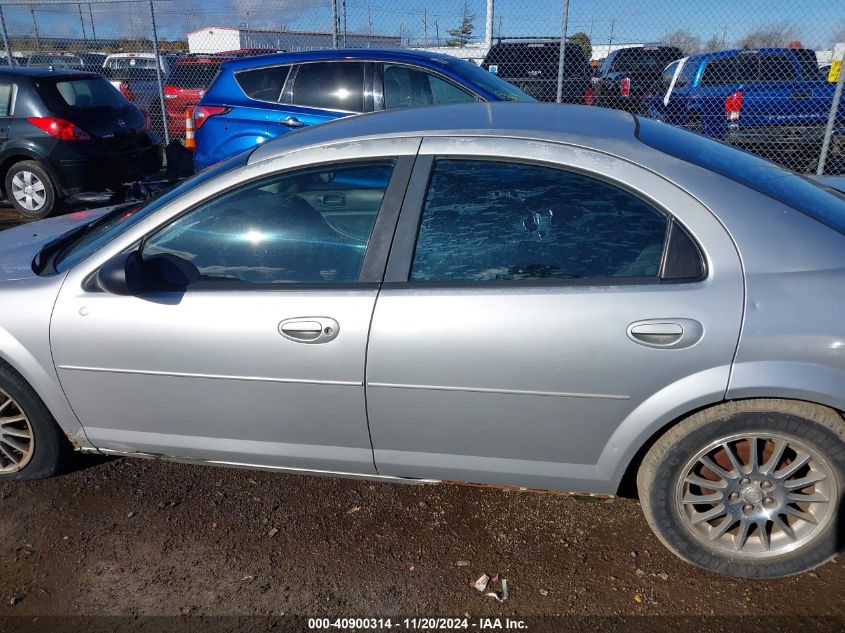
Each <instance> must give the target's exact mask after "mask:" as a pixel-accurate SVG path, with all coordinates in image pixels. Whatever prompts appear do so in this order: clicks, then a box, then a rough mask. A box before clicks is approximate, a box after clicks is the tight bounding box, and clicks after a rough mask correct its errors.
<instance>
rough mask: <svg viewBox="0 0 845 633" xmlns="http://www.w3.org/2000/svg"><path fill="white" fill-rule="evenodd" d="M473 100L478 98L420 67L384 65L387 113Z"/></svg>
mask: <svg viewBox="0 0 845 633" xmlns="http://www.w3.org/2000/svg"><path fill="white" fill-rule="evenodd" d="M473 101H476V98H475V97H474V96H473V95H471V94H469V93H468V92H466V91H465V90H462V89H461V88H458V87H457V86H456V85H454V84H452V83H450V82H448V81H445V80H443V79H440V78H439V77H437V76H435V75H432V74H431V73H427V72H425V71H423V70H421V69H419V68H410V67H408V66H395V65H393V64H385V65H384V107H385V109H386V110H391V109H393V108H408V107H414V106H427V105H447V104H450V103H471V102H473Z"/></svg>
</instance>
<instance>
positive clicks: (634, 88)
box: [593, 44, 684, 113]
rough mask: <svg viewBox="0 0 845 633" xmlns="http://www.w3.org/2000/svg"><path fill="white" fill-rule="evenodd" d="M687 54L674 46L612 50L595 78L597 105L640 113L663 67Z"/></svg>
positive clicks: (661, 73) (658, 80)
mask: <svg viewBox="0 0 845 633" xmlns="http://www.w3.org/2000/svg"><path fill="white" fill-rule="evenodd" d="M683 56H684V53H683V51H682V50H681V49H680V48H677V47H675V46H666V45H661V44H657V45H654V46H651V45H649V46H630V47H627V48H620V49H617V50H615V51H613V52H611V53H610V54H609V55H608V56H607V57H606V58H605V60H604V62H602V65H601V67H600V68H599V70H598V73H597V75H596V76H595V77H593V99H594V103H595V105H597V106H601V107H603V108H615V109H617V110H627V111H628V112H634V113H641V111H642V108H643V97H645V96H647V95H651V94H653V93H654V92H656V91H657V90H658V87H659V86H660V79H661V76H662V75H663V69H664V68H666V66H667V65H668V64H669V63H670V62H673V61H675V60H676V59H681V58H682V57H683Z"/></svg>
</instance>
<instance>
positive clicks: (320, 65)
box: [293, 62, 364, 112]
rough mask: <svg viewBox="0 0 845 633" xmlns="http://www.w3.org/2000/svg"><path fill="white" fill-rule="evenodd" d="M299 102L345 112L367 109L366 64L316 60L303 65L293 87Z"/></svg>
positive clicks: (298, 103) (299, 103)
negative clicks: (365, 92)
mask: <svg viewBox="0 0 845 633" xmlns="http://www.w3.org/2000/svg"><path fill="white" fill-rule="evenodd" d="M293 102H294V104H296V105H301V106H307V107H310V108H324V109H326V110H342V111H345V112H363V111H364V64H363V63H361V62H315V63H312V64H302V65H301V66H299V69H298V71H297V74H296V79H295V80H294V86H293Z"/></svg>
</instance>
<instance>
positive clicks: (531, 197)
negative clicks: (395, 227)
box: [411, 159, 669, 283]
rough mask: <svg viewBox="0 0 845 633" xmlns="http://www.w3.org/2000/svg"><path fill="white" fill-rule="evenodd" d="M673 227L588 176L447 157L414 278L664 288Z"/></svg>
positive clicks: (437, 173)
mask: <svg viewBox="0 0 845 633" xmlns="http://www.w3.org/2000/svg"><path fill="white" fill-rule="evenodd" d="M668 221H669V218H668V217H667V215H665V214H664V213H662V212H660V211H658V210H657V209H655V208H654V207H652V206H651V205H649V204H647V203H646V202H644V201H643V200H641V199H640V198H638V197H637V196H635V195H633V194H632V193H629V192H627V191H624V190H623V189H620V188H619V187H616V186H615V185H612V184H610V183H607V182H605V181H602V180H599V179H597V178H592V177H589V176H585V175H582V174H577V173H573V172H569V171H565V170H561V169H555V168H551V167H544V166H539V165H529V164H524V163H513V162H504V161H491V160H454V159H443V160H437V161H436V162H435V166H434V171H433V174H432V176H431V181H430V185H429V189H428V194H427V196H426V200H425V206H424V208H423V213H422V219H421V223H420V227H419V234H418V238H417V245H416V252H415V255H414V261H413V264H412V267H411V280H412V281H441V282H442V281H462V282H489V281H524V280H536V279H545V280H567V279H619V278H641V279H642V280H643V282H644V283H648V282H649V281H651V282H654V283H657V282H658V281H659V275H660V264H661V259H662V256H663V251H664V245H665V241H666V234H667V227H668ZM610 283H614V282H610Z"/></svg>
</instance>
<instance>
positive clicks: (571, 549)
mask: <svg viewBox="0 0 845 633" xmlns="http://www.w3.org/2000/svg"><path fill="white" fill-rule="evenodd" d="M12 221H13V219H12V216H11V214H9V213H5V214H4V213H3V211H2V210H0V227H3V226H8V225H9V223H10V222H12ZM4 222H5V225H4ZM459 561H461V565H460V566H459V564H458V562H459ZM464 561H468V563H466V564H464ZM482 573H487V574H490V575H493V574H495V573H500V574H502V575H503V576H504V577H506V578H507V579H508V581H509V586H510V598H509V600H508V601H507V602H505V603H504V604H498V603H497V602H495V601H494V600H493V599H492V598H489V597H485V596H483V595H481V594H479V593H477V592H476V591H475V589H473V588H472V587H471V586H470V584H471V583H472V582H473V581H474V580H475V579H476V578H478V577H479V576H480V575H481V574H482ZM282 614H296V615H308V616H320V615H332V616H350V615H360V616H382V617H386V616H393V617H396V616H397V615H405V616H407V615H416V616H437V615H441V616H444V615H451V616H460V615H462V614H468V615H471V616H476V615H480V614H487V615H494V616H495V615H498V616H505V615H514V616H520V617H522V616H532V615H549V614H562V615H573V616H617V617H618V616H664V617H663V618H662V619H661V618H652V619H648V618H645V619H642V621H648V622H652V623H656V624H657V625H659V626H660V627H663V628H674V629H678V630H685V629H689V628H690V626H691V623H692V622H695V621H697V620H694V619H690V617H689V616H693V615H702V616H703V615H706V616H720V617H722V618H723V619H722V620H719V621H718V622H719V624H718V626H717V625H715V623H714V626H710V628H709V630H713V629H726V630H727V629H729V628H730V629H733V628H736V627H738V626H741V627H742V628H743V629H744V630H745V631H748V630H749V629H753V630H756V627H759V628H760V630H763V629H765V630H768V631H775V630H781V625H783V626H785V621H784V620H782V619H780V616H792V617H806V616H832V617H833V618H834V619H824V620H814V621H813V622H810V623H807V622H806V621H799V620H791V621H790V622H792V623H793V624H794V623H795V622H799V623H800V624H801V626H803V627H806V628H807V629H808V630H831V631H832V630H837V629H839V630H842V629H845V556H842V557H840V558H839V559H838V560H837V561H834V562H832V563H829V564H827V565H825V566H823V567H821V568H819V569H817V570H816V571H814V572H811V573H808V574H804V575H802V576H799V577H795V578H788V579H782V580H774V581H739V580H734V579H730V578H726V577H720V576H717V575H714V574H709V573H705V572H703V571H700V570H697V569H695V568H693V567H691V566H689V565H687V564H685V563H683V562H681V561H679V560H678V559H676V558H675V557H674V556H672V555H671V554H670V553H669V552H668V551H666V550H665V549H664V548H663V547H662V546H661V545H660V544H659V543H658V542H657V540H656V539H655V538H654V537H653V536H652V534H651V532H650V531H649V529H648V527H647V525H646V523H645V520H644V519H643V517H642V515H641V513H640V509H639V506H638V504H637V502H635V501H631V500H625V499H613V500H606V501H602V500H597V499H593V498H582V497H566V496H561V495H552V494H531V493H518V492H507V491H501V490H492V489H481V488H469V487H458V486H451V485H439V486H431V485H427V486H411V485H396V484H383V483H370V482H364V481H353V480H337V479H330V478H322V477H301V476H293V475H282V474H276V473H266V472H250V471H243V470H230V469H219V468H212V467H205V466H189V465H184V464H171V463H164V462H152V461H143V460H121V459H111V460H105V459H101V458H97V457H87V458H84V459H81V461H80V467H79V469H78V470H76V471H75V472H73V473H71V474H68V475H65V476H62V477H58V478H55V479H51V480H48V481H43V482H32V483H4V484H0V631H2V630H22V629H24V628H27V627H30V628H29V630H38V629H39V628H41V629H42V630H46V629H52V630H57V627H56V626H55V621H53V620H50V619H49V618H48V619H46V620H45V619H44V618H45V616H51V615H53V616H68V615H76V616H79V615H86V616H94V615H111V616H133V617H135V616H162V615H166V616H180V617H179V618H178V621H179V622H183V623H184V622H188V623H189V625H188V626H189V628H188V629H184V630H200V629H201V628H204V629H206V630H208V628H207V626H205V625H204V626H202V627H199V626H190V623H191V622H198V623H199V622H203V620H202V618H203V617H205V616H218V615H241V616H262V617H263V616H267V615H270V616H281V615H282ZM7 616H27V617H16V618H9V617H7ZM665 616H676V617H677V616H683V618H682V619H680V620H679V619H667V618H665ZM739 618H741V619H739ZM142 620H143V618H141V619H140V620H138V619H137V618H136V619H133V620H119V622H124V621H125V622H136V623H137V622H138V621H142ZM174 620H177V618H174ZM259 621H261V620H259ZM626 621H629V620H626ZM77 622H78V621H77ZM109 622H110V624H109V625H108V626H107V627H106V628H109V629H115V628H118V627H117V624H116V623H117V622H118V621H109ZM252 622H253V623H254V622H255V621H252ZM577 622H580V623H581V625H583V623H584V622H594V620H591V619H587V620H578V621H577ZM599 622H601V623H607V621H605V620H600V621H599ZM611 622H617V621H616V620H612V621H611ZM47 623H50V624H47ZM163 623H164V621H163V620H159V621H157V623H156V624H153V625H151V628H149V629H144V630H159V629H161V628H163ZM581 625H579V626H580V628H582V630H585V629H584V627H583V626H581ZM708 626H709V625H708ZM256 628H257V627H256ZM561 628H562V627H561ZM79 629H80V630H81V629H87V630H93V627H88V626H81V625H80V627H79ZM535 630H536V629H535Z"/></svg>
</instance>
